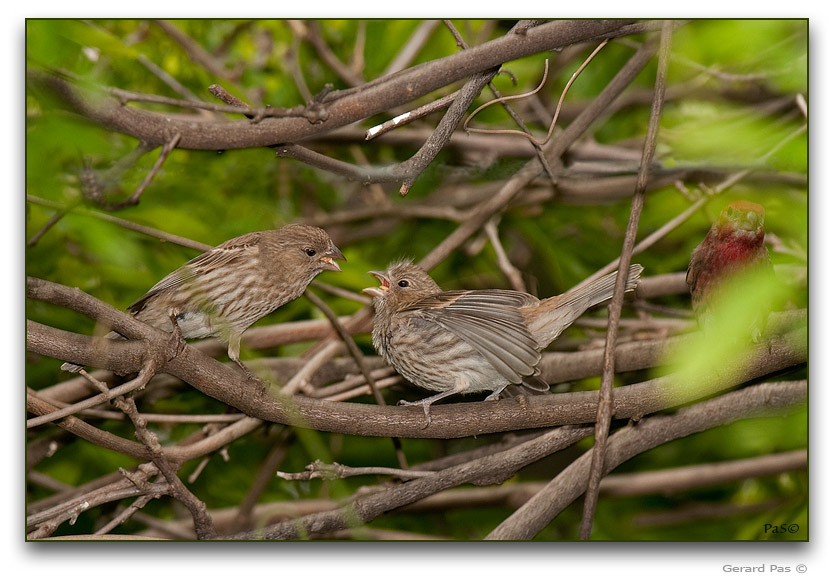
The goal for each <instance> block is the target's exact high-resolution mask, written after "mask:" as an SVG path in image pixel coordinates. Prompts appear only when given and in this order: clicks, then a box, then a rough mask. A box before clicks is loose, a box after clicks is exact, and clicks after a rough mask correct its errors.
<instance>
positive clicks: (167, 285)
mask: <svg viewBox="0 0 834 580" xmlns="http://www.w3.org/2000/svg"><path fill="white" fill-rule="evenodd" d="M344 259H345V257H344V256H343V255H342V252H340V251H339V248H337V247H336V245H335V244H334V243H333V241H332V240H331V239H330V236H328V235H327V233H326V232H325V231H324V230H322V229H320V228H317V227H314V226H307V225H301V224H291V225H287V226H284V227H282V228H280V229H277V230H266V231H263V232H252V233H249V234H244V235H242V236H238V237H236V238H233V239H231V240H229V241H227V242H223V243H222V244H220V245H219V246H217V247H215V248H212V249H211V250H209V251H207V252H205V253H204V254H200V255H199V256H197V257H196V258H194V259H193V260H190V261H189V262H187V263H186V264H184V265H183V266H181V267H179V268H178V269H176V270H174V271H173V272H171V273H170V274H168V275H167V276H166V277H165V278H163V279H162V280H160V281H159V283H158V284H156V285H155V286H154V287H153V288H151V289H150V290H148V292H147V293H146V294H145V295H144V296H142V297H141V298H139V300H137V301H136V302H134V303H133V304H131V305H130V306H129V307H128V311H129V312H130V313H131V314H132V315H133V316H134V317H136V319H137V320H141V321H142V322H144V323H146V324H150V325H151V326H155V327H157V328H160V329H162V330H165V331H167V332H172V331H173V325H172V324H171V317H174V319H175V320H176V323H177V326H178V327H179V330H180V332H181V333H182V336H183V338H205V337H208V336H215V337H218V338H220V339H221V340H223V341H224V342H226V343H228V345H229V358H231V359H232V360H233V361H234V362H235V363H237V365H238V366H240V368H241V369H243V370H244V371H245V372H246V373H247V374H251V373H249V370H248V369H247V368H246V367H245V366H244V365H243V363H242V362H240V337H241V334H243V331H244V330H246V329H247V328H249V327H250V326H251V325H252V324H254V323H255V322H256V321H258V320H259V319H261V318H263V317H264V316H266V315H267V314H269V313H270V312H272V311H273V310H275V309H276V308H278V307H280V306H283V305H284V304H286V303H287V302H290V301H292V300H295V299H296V298H298V297H299V296H301V294H302V293H303V292H304V290H305V289H306V288H307V285H308V284H310V282H312V281H313V278H315V277H316V276H317V275H318V274H319V273H320V272H322V271H323V270H333V271H336V272H340V271H341V269H340V268H339V266H338V264H336V262H335V260H344ZM118 336H119V335H118V334H116V333H115V332H111V333H110V334H108V335H107V337H108V338H116V337H118ZM61 368H62V369H64V370H68V371H71V372H78V370H80V369H81V367H80V366H78V365H74V364H72V363H64V364H63V365H62V366H61Z"/></svg>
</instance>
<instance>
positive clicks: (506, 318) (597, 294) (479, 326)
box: [363, 262, 643, 426]
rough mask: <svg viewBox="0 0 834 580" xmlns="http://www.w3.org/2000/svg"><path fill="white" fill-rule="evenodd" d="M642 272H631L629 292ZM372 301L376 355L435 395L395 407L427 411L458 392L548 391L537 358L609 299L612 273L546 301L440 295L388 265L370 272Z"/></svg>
mask: <svg viewBox="0 0 834 580" xmlns="http://www.w3.org/2000/svg"><path fill="white" fill-rule="evenodd" d="M642 270H643V268H642V266H639V265H633V266H631V267H630V268H629V275H628V280H627V284H626V290H634V289H635V287H636V286H637V281H638V279H639V277H640V273H641V272H642ZM370 274H372V275H374V276H375V277H376V278H377V279H379V281H380V286H379V287H373V288H365V289H364V290H363V292H365V293H366V294H369V295H371V296H373V298H374V309H375V311H376V312H375V314H374V327H373V343H374V347H375V348H376V350H377V352H379V354H380V355H382V357H383V358H384V359H385V360H386V361H387V362H388V363H389V364H390V365H392V366H393V367H394V369H396V371H397V372H398V373H400V375H402V376H403V377H404V378H405V379H406V380H408V381H409V382H411V383H412V384H414V385H417V386H419V387H423V388H424V389H428V390H430V391H437V392H438V393H437V394H436V395H433V396H431V397H428V398H426V399H422V400H420V401H416V402H407V401H400V404H401V405H420V406H422V407H423V411H424V412H425V415H426V425H427V426H428V425H429V423H430V422H431V415H430V413H429V406H430V405H431V404H432V403H434V402H436V401H439V400H440V399H443V398H446V397H449V396H451V395H456V394H460V393H473V392H478V391H490V395H489V396H488V397H487V400H494V399H497V398H498V396H499V395H500V393H501V391H502V390H504V388H505V387H507V386H508V385H519V386H522V387H525V388H526V389H528V390H532V391H540V392H542V391H548V390H549V388H550V387H549V385H548V384H547V383H546V382H545V381H544V380H543V379H542V378H541V377H540V376H539V368H538V364H539V361H540V360H541V351H542V350H543V349H544V348H545V347H547V346H548V345H549V344H550V343H551V342H553V341H554V340H555V339H556V337H558V336H559V335H560V334H561V333H562V331H564V330H565V329H566V328H567V327H568V326H570V325H571V324H572V323H573V322H574V321H575V320H576V319H577V318H578V317H579V316H580V315H581V314H582V313H583V312H585V311H586V310H587V309H588V308H590V307H591V306H594V305H595V304H599V303H600V302H603V301H605V300H608V299H609V298H611V297H612V295H613V292H614V280H615V276H616V273H613V274H609V275H607V276H604V277H602V278H600V279H598V280H595V281H593V282H590V283H589V284H586V285H584V286H581V287H579V288H576V289H574V290H571V291H569V292H566V293H565V294H561V295H559V296H553V297H551V298H545V299H543V300H539V299H538V298H536V297H535V296H532V295H530V294H527V293H525V292H518V291H515V290H451V291H446V292H444V291H443V290H442V289H441V288H440V286H438V285H437V284H436V283H435V281H434V280H432V278H431V277H430V276H429V275H428V274H427V273H426V272H425V271H423V270H422V269H421V268H420V267H418V266H415V265H414V264H412V263H410V262H397V263H394V264H392V265H391V266H390V267H389V268H388V270H387V271H385V272H378V271H374V272H370Z"/></svg>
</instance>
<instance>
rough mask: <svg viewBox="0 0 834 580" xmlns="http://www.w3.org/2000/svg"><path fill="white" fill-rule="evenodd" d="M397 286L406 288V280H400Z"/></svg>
mask: <svg viewBox="0 0 834 580" xmlns="http://www.w3.org/2000/svg"><path fill="white" fill-rule="evenodd" d="M397 286H399V287H400V288H408V280H400V281H399V282H397Z"/></svg>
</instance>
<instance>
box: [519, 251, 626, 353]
mask: <svg viewBox="0 0 834 580" xmlns="http://www.w3.org/2000/svg"><path fill="white" fill-rule="evenodd" d="M642 272H643V266H641V265H640V264H632V265H631V266H630V267H629V269H628V278H627V279H626V285H625V290H626V292H629V291H633V290H635V289H636V288H637V282H638V281H639V280H640V274H641V273H642ZM616 279H617V272H612V273H610V274H606V275H605V276H603V277H601V278H597V279H596V280H592V281H591V282H588V283H587V284H583V285H582V286H577V287H576V288H573V289H572V290H568V291H567V292H565V293H564V294H560V295H559V296H553V297H551V298H546V299H544V300H542V301H541V303H540V305H539V307H537V310H538V311H539V316H538V317H537V319H536V320H534V321H531V330H532V331H533V336H534V337H535V338H536V341H537V342H538V343H539V345H540V346H541V345H545V346H546V345H548V344H550V343H551V342H553V341H554V340H556V337H557V336H559V335H560V334H561V333H562V331H564V330H565V328H567V327H568V326H570V325H571V324H573V322H574V321H575V320H576V319H577V318H579V317H580V316H582V314H583V313H584V312H585V311H586V310H588V309H589V308H591V307H592V306H596V305H597V304H600V303H601V302H605V301H606V300H608V299H610V298H611V297H612V296H613V295H614V284H615V282H616ZM542 311H544V312H546V314H541V312H542Z"/></svg>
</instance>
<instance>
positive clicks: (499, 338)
mask: <svg viewBox="0 0 834 580" xmlns="http://www.w3.org/2000/svg"><path fill="white" fill-rule="evenodd" d="M535 300H536V299H535V298H533V297H532V296H530V295H529V294H525V293H523V292H511V291H505V290H501V291H497V292H494V291H488V290H487V291H451V292H442V293H440V294H438V295H436V296H432V297H431V298H426V299H423V300H420V301H419V302H417V303H416V304H413V305H411V307H410V308H409V310H412V309H414V310H417V311H419V312H421V315H422V316H423V317H425V318H427V319H429V320H432V321H434V322H435V323H436V324H439V325H440V326H442V327H443V328H445V329H447V330H449V331H450V332H453V333H454V334H456V335H457V336H459V337H460V338H461V339H463V340H464V341H466V342H467V343H468V344H469V345H470V346H472V347H473V348H474V349H475V350H477V351H478V352H479V353H480V354H481V355H483V357H484V358H486V359H487V361H489V363H490V364H491V365H492V366H494V367H495V369H496V370H497V371H498V372H500V373H501V375H502V376H503V377H504V378H506V379H507V381H508V382H510V383H513V384H519V383H522V381H524V380H525V378H526V377H530V376H531V375H533V374H535V373H536V372H537V371H536V365H537V364H538V363H539V361H540V360H541V353H539V351H538V349H537V348H536V341H535V339H533V337H532V336H531V334H530V331H529V330H528V329H527V326H526V324H525V321H524V317H523V316H522V314H521V312H520V311H519V307H521V306H524V305H528V304H530V303H531V302H535Z"/></svg>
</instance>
